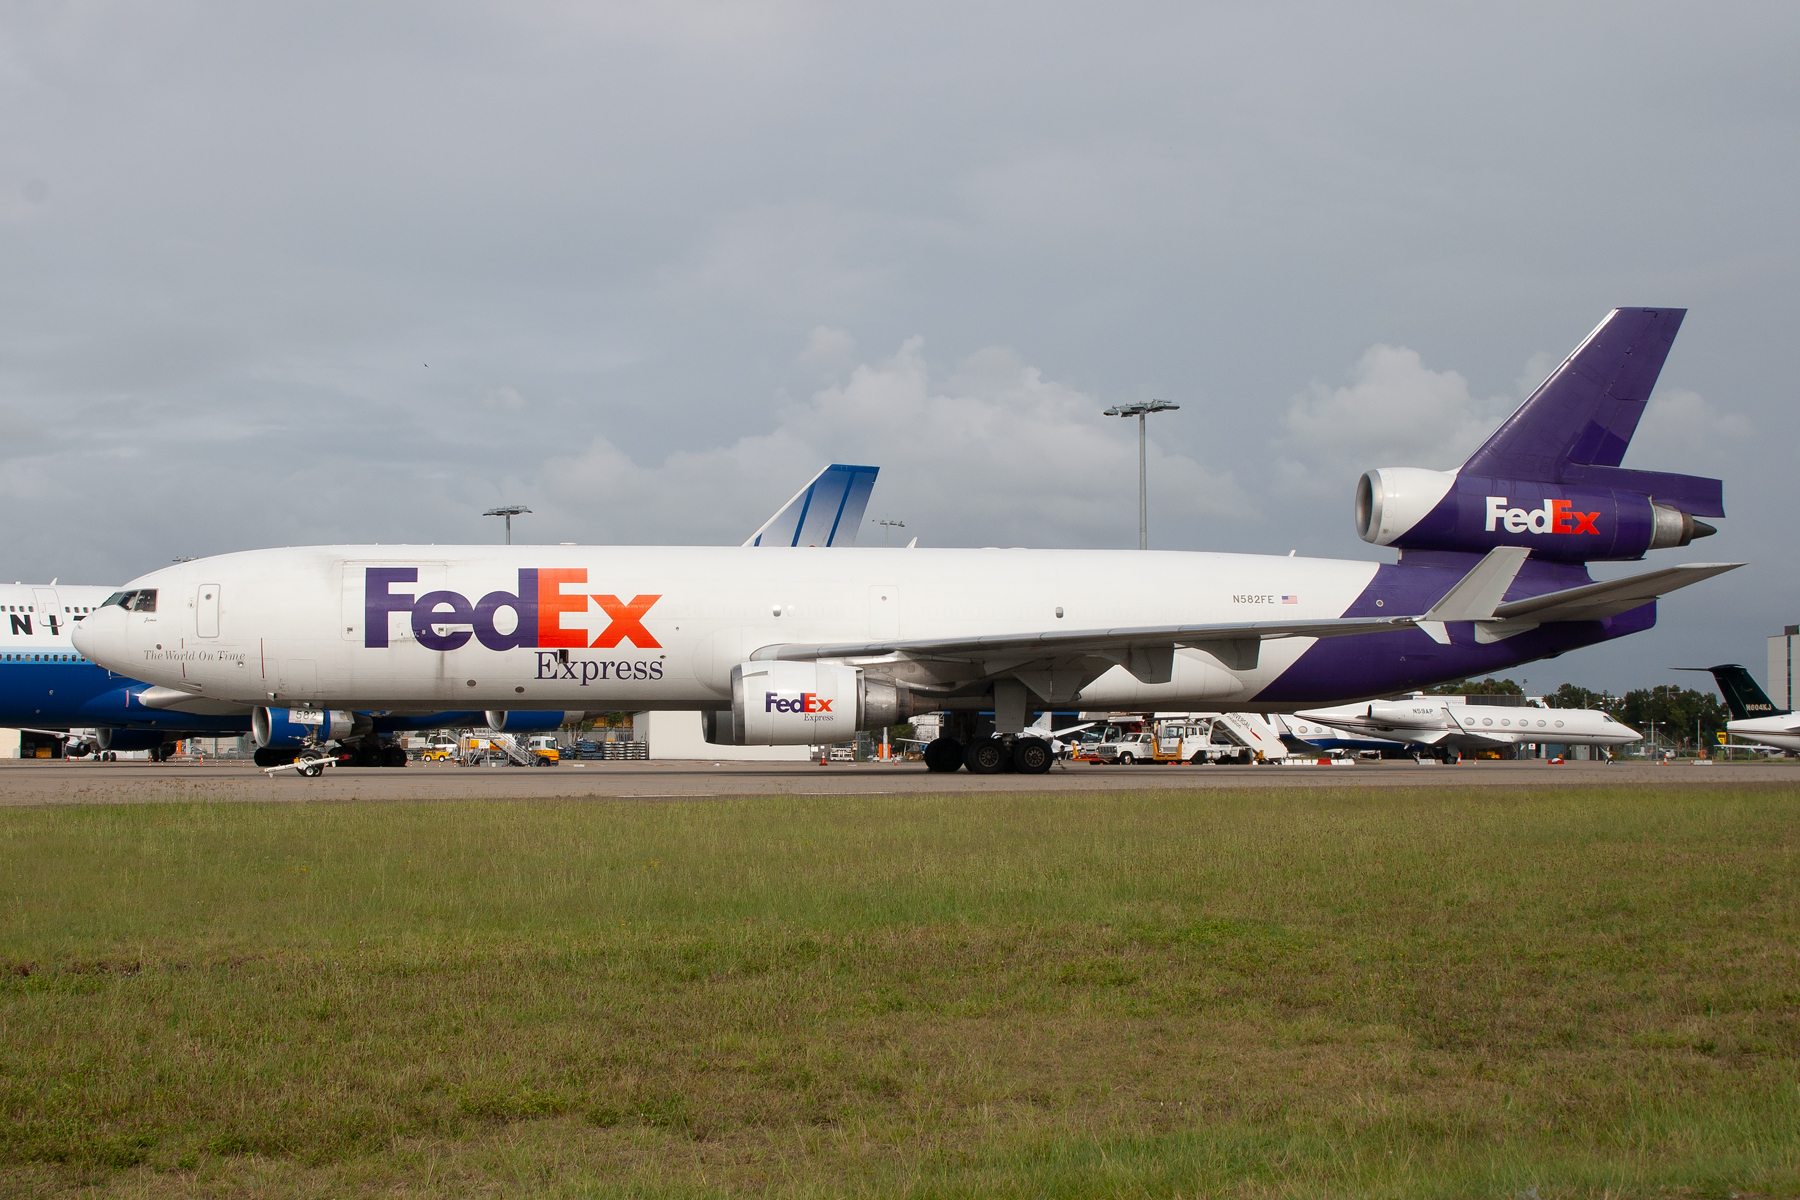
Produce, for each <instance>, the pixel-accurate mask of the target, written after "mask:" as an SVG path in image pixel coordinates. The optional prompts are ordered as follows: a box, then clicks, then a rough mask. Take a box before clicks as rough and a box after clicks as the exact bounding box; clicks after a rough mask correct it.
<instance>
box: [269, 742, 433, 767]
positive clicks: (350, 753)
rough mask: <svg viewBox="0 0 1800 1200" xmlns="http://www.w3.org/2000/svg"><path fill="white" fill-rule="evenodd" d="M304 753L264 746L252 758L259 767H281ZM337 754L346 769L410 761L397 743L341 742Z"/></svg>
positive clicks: (391, 765)
mask: <svg viewBox="0 0 1800 1200" xmlns="http://www.w3.org/2000/svg"><path fill="white" fill-rule="evenodd" d="M302 753H303V752H302V751H300V750H282V749H276V748H275V747H273V746H264V747H262V748H260V749H258V750H257V752H256V753H255V754H254V755H253V756H252V761H254V762H255V763H256V765H257V766H259V767H280V766H286V765H287V764H288V763H291V762H293V761H294V760H295V759H297V758H299V757H300V755H301V754H302ZM335 753H336V754H337V756H338V757H339V758H340V759H341V760H342V761H343V765H344V766H346V767H404V766H405V765H406V764H407V761H408V760H407V757H406V748H405V747H404V746H401V745H400V744H399V743H397V742H390V743H388V744H387V745H385V746H384V745H382V744H381V743H380V742H372V741H361V742H340V743H339V744H338V747H337V750H336V751H335ZM346 756H347V757H346Z"/></svg>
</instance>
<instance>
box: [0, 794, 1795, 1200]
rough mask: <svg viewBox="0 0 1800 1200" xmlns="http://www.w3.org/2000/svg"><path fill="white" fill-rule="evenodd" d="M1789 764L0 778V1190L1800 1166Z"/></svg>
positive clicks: (1407, 1181)
mask: <svg viewBox="0 0 1800 1200" xmlns="http://www.w3.org/2000/svg"><path fill="white" fill-rule="evenodd" d="M1797 850H1800V789H1796V788H1793V787H1789V786H1769V787H1766V788H1757V787H1733V786H1710V787H1705V788H1692V789H1688V788H1679V787H1657V788H1648V789H1616V790H1590V791H1569V790H1529V791H1525V790H1521V791H1517V792H1505V791H1491V792H1483V791H1459V792H1455V793H1441V792H1433V791H1431V790H1429V789H1420V790H1409V791H1389V792H1382V791H1361V790H1356V791H1349V790H1338V791H1332V792H1329V793H1326V792H1308V791H1306V790H1301V789H1296V790H1292V791H1272V790H1259V791H1254V792H1250V791H1246V792H1237V793H1234V792H1228V791H1208V792H1204V793H1198V792H1196V793H1172V792H1155V793H1118V794H1111V795H1092V794H1083V795H1064V796H1058V797H1043V796H1029V795H1008V794H995V795H978V796H945V797H920V798H896V797H891V796H882V797H873V798H866V799H856V798H841V799H833V798H820V797H806V798H761V799H753V800H745V801H723V802H719V801H709V802H704V803H680V804H656V803H632V804H619V803H594V802H567V803H518V804H487V805H481V804H355V803H350V804H329V805H327V804H316V805H308V804H283V805H268V806H262V805H215V806H204V805H183V806H163V805H146V806H118V807H82V808H55V809H49V808H46V809H25V810H19V809H14V810H5V811H0V900H3V903H4V909H3V911H0V1192H3V1193H5V1194H7V1195H33V1194H42V1195H51V1194H61V1193H65V1192H71V1191H84V1190H85V1191H88V1192H91V1193H93V1194H99V1195H121V1196H145V1197H159V1196H208V1195H220V1196H223V1195H240V1194H255V1195H260V1196H290V1195H292V1196H342V1195H383V1196H388V1195H460V1194H467V1193H471V1192H475V1193H481V1194H489V1195H548V1196H614V1195H634V1196H637V1195H642V1196H696V1195H712V1194H720V1193H726V1194H730V1193H757V1194H763V1193H771V1194H778V1195H794V1196H836V1195H844V1194H871V1195H900V1196H910V1197H938V1196H946V1197H948V1196H968V1197H974V1196H1070V1197H1074V1196H1094V1195H1109V1196H1139V1195H1142V1196H1175V1195H1180V1196H1194V1195H1234V1196H1296V1197H1299V1196H1346V1195H1380V1196H1497V1197H1498V1196H1504V1197H1512V1196H1515V1195H1519V1194H1521V1193H1523V1194H1525V1195H1532V1194H1534V1193H1533V1192H1532V1189H1535V1195H1537V1196H1540V1197H1542V1198H1543V1200H1550V1198H1551V1197H1555V1196H1576V1195H1580V1196H1602V1195H1606V1196H1620V1195H1653V1194H1659V1193H1673V1194H1691V1195H1718V1196H1724V1195H1727V1194H1729V1193H1732V1192H1750V1193H1764V1194H1773V1195H1784V1196H1788V1195H1795V1194H1800V860H1797Z"/></svg>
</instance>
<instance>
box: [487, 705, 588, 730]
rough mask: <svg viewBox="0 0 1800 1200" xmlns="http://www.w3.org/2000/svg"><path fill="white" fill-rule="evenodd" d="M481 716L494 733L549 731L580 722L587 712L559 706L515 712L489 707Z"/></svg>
mask: <svg viewBox="0 0 1800 1200" xmlns="http://www.w3.org/2000/svg"><path fill="white" fill-rule="evenodd" d="M482 716H483V717H484V718H486V720H487V724H488V728H489V729H492V730H493V731H494V732H495V733H550V732H552V731H553V730H557V729H561V728H562V727H563V726H564V725H579V724H581V722H582V719H583V718H584V717H586V716H587V713H585V712H582V711H576V712H567V711H564V710H563V709H560V708H558V709H552V710H550V711H547V712H517V711H513V710H510V709H509V710H508V711H506V712H501V711H499V710H497V709H492V708H490V709H488V710H487V711H486V712H485V713H483V714H482Z"/></svg>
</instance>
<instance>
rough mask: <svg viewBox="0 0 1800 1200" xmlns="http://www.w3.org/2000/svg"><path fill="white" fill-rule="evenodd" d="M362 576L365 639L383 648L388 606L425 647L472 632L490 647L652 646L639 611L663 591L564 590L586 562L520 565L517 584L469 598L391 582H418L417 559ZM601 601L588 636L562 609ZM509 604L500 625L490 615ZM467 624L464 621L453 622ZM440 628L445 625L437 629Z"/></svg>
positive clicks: (582, 579) (452, 642) (452, 646)
mask: <svg viewBox="0 0 1800 1200" xmlns="http://www.w3.org/2000/svg"><path fill="white" fill-rule="evenodd" d="M365 572H366V573H365V575H364V577H363V645H364V646H366V647H371V648H383V647H385V646H386V645H387V644H388V614H389V613H397V612H403V613H407V614H409V615H410V617H411V624H412V632H413V636H414V637H415V638H417V639H418V641H419V645H421V646H424V647H425V648H426V649H427V650H456V649H460V648H461V647H463V646H466V645H468V643H469V640H470V639H471V638H473V639H475V640H476V641H478V642H480V643H481V644H482V645H483V646H486V647H487V648H488V649H489V650H512V649H514V648H516V647H519V646H529V647H540V646H548V647H561V646H567V647H571V648H573V647H580V648H582V649H589V648H593V647H598V648H600V649H611V648H613V647H615V646H617V645H618V644H619V643H620V642H622V641H628V642H630V643H631V644H632V645H633V646H636V647H638V648H639V649H644V650H651V649H658V648H660V647H661V645H662V643H661V642H658V641H657V640H656V639H655V638H654V637H652V636H650V631H649V630H648V629H645V628H644V616H645V614H646V613H648V612H649V611H650V608H651V606H652V605H654V604H655V603H656V602H657V601H658V600H661V599H662V596H661V595H660V594H659V595H655V596H633V597H632V598H631V599H630V600H629V601H626V600H621V599H619V598H618V597H617V596H614V595H611V594H607V595H590V594H588V593H587V592H585V591H582V592H576V593H574V594H565V593H564V592H563V585H565V584H579V585H582V586H583V587H585V586H586V584H587V574H588V573H587V568H586V567H522V568H520V570H519V590H518V591H516V592H504V591H495V592H489V593H488V594H487V595H485V596H483V597H482V598H481V599H479V600H477V601H475V602H473V603H470V601H469V598H468V597H467V596H464V595H463V594H462V593H461V592H452V591H433V592H426V593H424V594H423V595H415V594H413V591H412V590H410V589H409V590H406V591H396V590H395V588H396V586H397V585H404V584H409V583H410V584H416V583H418V582H419V569H418V568H417V567H368V568H366V569H365ZM589 600H593V601H594V602H595V603H597V604H599V606H600V610H601V611H602V612H604V613H605V614H606V616H607V617H608V618H609V620H608V624H607V625H606V627H605V628H604V629H602V630H601V631H600V633H599V636H597V637H596V638H595V639H594V640H593V642H591V643H590V642H589V641H588V633H589V631H588V630H586V629H569V628H566V627H564V625H563V623H562V619H563V615H564V614H565V613H576V614H586V613H587V612H588V601H589ZM501 609H511V610H512V613H513V623H512V625H513V627H512V628H511V629H510V630H508V631H506V632H504V633H502V632H501V631H500V628H499V622H498V621H497V620H496V618H497V617H498V616H499V613H500V610H501ZM457 626H465V627H466V628H460V629H459V628H456V627H457ZM440 629H442V630H443V632H439V630H440Z"/></svg>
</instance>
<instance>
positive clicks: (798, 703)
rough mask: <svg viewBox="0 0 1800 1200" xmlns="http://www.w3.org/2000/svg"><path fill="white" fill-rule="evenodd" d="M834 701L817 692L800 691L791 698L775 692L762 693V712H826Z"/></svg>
mask: <svg viewBox="0 0 1800 1200" xmlns="http://www.w3.org/2000/svg"><path fill="white" fill-rule="evenodd" d="M835 703H837V702H836V701H835V700H827V699H825V697H823V696H821V695H819V694H818V693H817V692H801V693H800V694H799V695H798V696H796V697H794V698H793V699H791V700H789V699H785V698H783V697H782V696H780V695H778V694H777V693H775V692H764V693H763V711H764V712H784V713H828V712H830V711H831V706H832V705H833V704H835Z"/></svg>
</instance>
